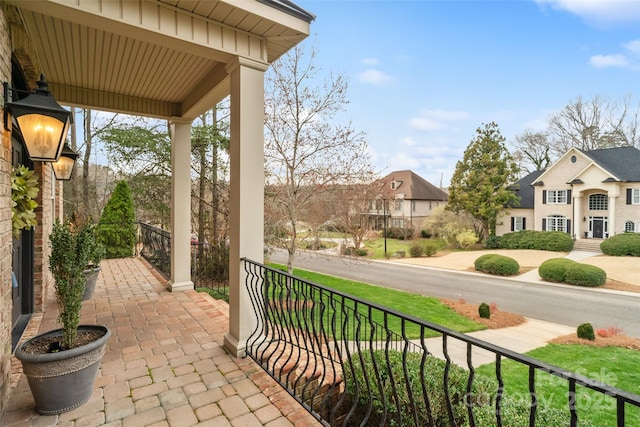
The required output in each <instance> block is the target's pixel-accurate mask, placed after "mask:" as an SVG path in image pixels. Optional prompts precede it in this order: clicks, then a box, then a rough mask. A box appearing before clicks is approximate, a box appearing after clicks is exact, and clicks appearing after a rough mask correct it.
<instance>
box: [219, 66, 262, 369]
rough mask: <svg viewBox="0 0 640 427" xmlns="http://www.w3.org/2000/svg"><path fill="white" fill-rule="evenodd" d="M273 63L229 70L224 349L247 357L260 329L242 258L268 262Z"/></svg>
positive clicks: (230, 68)
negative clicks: (268, 89) (268, 115)
mask: <svg viewBox="0 0 640 427" xmlns="http://www.w3.org/2000/svg"><path fill="white" fill-rule="evenodd" d="M267 68H268V65H267V64H263V63H259V62H255V61H251V60H247V59H243V58H239V59H238V61H237V62H234V63H231V64H229V65H228V66H227V71H228V72H229V74H230V76H231V144H230V148H229V154H230V161H231V165H230V168H231V170H230V176H231V181H230V193H231V195H230V203H229V214H230V218H229V227H230V232H229V237H230V243H229V332H228V333H227V334H226V335H225V337H224V347H225V348H226V349H227V351H229V352H230V353H231V354H232V355H234V356H236V357H243V356H245V354H246V341H247V338H248V337H249V334H250V333H251V332H252V331H253V329H254V327H255V325H256V319H255V315H254V314H253V311H254V310H253V307H252V305H251V302H250V300H249V293H248V291H247V289H246V288H245V278H246V273H245V271H244V269H243V268H242V265H241V261H240V259H241V258H244V257H246V258H249V259H251V260H254V261H258V262H262V261H263V258H264V252H263V248H264V240H263V239H264V214H263V212H264V72H265V71H266V70H267Z"/></svg>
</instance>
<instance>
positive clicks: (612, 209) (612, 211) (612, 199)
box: [607, 194, 618, 237]
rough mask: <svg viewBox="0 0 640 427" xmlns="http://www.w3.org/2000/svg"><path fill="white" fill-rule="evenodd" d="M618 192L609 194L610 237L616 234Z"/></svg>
mask: <svg viewBox="0 0 640 427" xmlns="http://www.w3.org/2000/svg"><path fill="white" fill-rule="evenodd" d="M617 198H618V195H617V194H609V219H608V222H609V224H608V228H607V231H608V233H609V234H608V237H611V236H614V235H615V234H616V199H617Z"/></svg>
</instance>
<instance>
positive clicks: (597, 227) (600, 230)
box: [593, 218, 604, 239]
mask: <svg viewBox="0 0 640 427" xmlns="http://www.w3.org/2000/svg"><path fill="white" fill-rule="evenodd" d="M603 237H604V220H603V219H602V218H594V219H593V238H594V239H602V238H603Z"/></svg>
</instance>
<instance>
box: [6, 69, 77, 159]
mask: <svg viewBox="0 0 640 427" xmlns="http://www.w3.org/2000/svg"><path fill="white" fill-rule="evenodd" d="M37 84H38V88H37V89H35V90H34V91H33V93H31V94H29V95H28V96H27V97H26V98H24V99H21V100H19V101H15V102H14V101H11V99H12V97H11V96H10V95H11V94H12V93H13V92H23V91H20V90H18V89H14V88H11V87H10V86H9V83H7V82H5V83H4V128H5V129H6V130H9V129H10V123H11V117H13V118H15V119H16V122H17V123H18V127H19V128H20V132H21V133H22V138H23V139H24V142H25V145H26V147H27V153H28V154H29V157H30V158H31V160H34V161H41V162H55V161H57V160H58V158H59V157H60V154H61V153H62V148H63V145H64V141H65V139H66V137H67V131H68V130H69V125H70V124H71V112H70V111H68V110H65V109H64V108H62V107H61V106H60V104H58V103H57V102H56V100H55V99H53V96H51V92H49V90H48V85H47V80H46V79H45V78H44V74H41V75H40V80H38V82H37ZM9 113H10V114H11V117H9Z"/></svg>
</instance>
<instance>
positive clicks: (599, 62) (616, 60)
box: [589, 54, 631, 68]
mask: <svg viewBox="0 0 640 427" xmlns="http://www.w3.org/2000/svg"><path fill="white" fill-rule="evenodd" d="M589 63H590V64H591V65H593V66H594V67H596V68H606V67H619V68H627V67H629V66H630V65H631V64H630V63H629V59H628V58H627V57H626V56H624V55H621V54H616V55H594V56H592V57H591V58H590V59H589Z"/></svg>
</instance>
